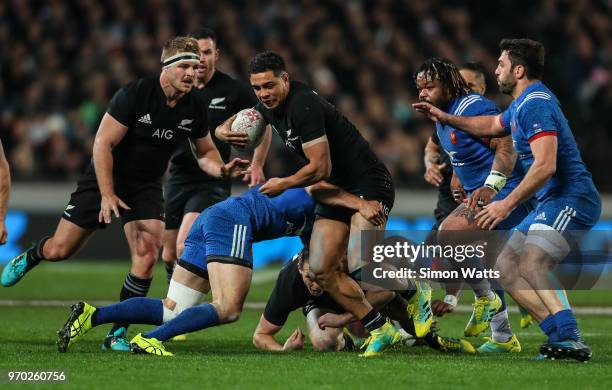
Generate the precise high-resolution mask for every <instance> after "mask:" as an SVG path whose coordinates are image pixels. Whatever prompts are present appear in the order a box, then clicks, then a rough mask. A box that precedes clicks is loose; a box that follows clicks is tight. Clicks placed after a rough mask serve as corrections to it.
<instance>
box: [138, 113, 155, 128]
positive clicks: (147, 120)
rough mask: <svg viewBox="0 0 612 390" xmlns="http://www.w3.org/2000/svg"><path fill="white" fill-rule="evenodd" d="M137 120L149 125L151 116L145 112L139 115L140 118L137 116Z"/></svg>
mask: <svg viewBox="0 0 612 390" xmlns="http://www.w3.org/2000/svg"><path fill="white" fill-rule="evenodd" d="M138 122H140V123H146V124H147V125H150V124H151V123H153V122H151V116H150V115H149V114H145V115H143V116H141V117H140V118H138Z"/></svg>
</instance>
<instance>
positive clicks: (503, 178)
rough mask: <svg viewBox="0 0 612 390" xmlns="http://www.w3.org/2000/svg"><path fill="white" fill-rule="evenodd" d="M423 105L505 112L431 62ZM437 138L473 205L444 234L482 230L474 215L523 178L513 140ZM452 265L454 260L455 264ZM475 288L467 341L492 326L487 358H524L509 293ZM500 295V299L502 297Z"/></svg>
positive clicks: (443, 130)
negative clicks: (513, 328)
mask: <svg viewBox="0 0 612 390" xmlns="http://www.w3.org/2000/svg"><path fill="white" fill-rule="evenodd" d="M415 83H416V85H417V90H418V92H419V100H421V101H426V102H428V103H430V104H432V105H434V106H436V107H439V108H441V109H443V110H444V111H448V112H452V113H454V114H455V115H461V116H478V115H487V114H494V113H498V112H499V109H498V108H497V106H496V105H495V104H494V103H493V102H492V101H490V100H488V99H486V98H485V97H483V96H482V95H479V94H476V93H473V92H471V90H470V88H469V87H468V86H467V83H466V81H465V80H464V79H463V77H462V76H461V74H460V73H459V70H458V69H457V67H456V66H455V65H454V64H453V63H452V62H451V61H448V60H445V59H441V58H431V59H429V60H427V61H426V62H425V63H424V64H423V65H421V66H420V67H419V68H418V69H417V71H416V72H415ZM436 133H437V135H438V137H439V139H440V143H441V145H442V147H443V148H444V150H445V151H446V153H447V154H448V155H449V156H450V159H451V163H452V165H453V172H454V173H453V174H454V175H456V176H458V177H459V179H460V181H461V183H462V185H463V187H464V189H465V191H466V193H467V194H468V196H469V197H470V200H469V202H467V203H465V204H464V203H462V204H460V205H459V206H457V208H456V209H455V210H454V211H453V212H452V213H451V214H450V215H449V216H448V217H447V218H446V219H445V220H444V222H442V224H441V226H440V231H441V232H443V233H445V232H446V231H449V230H462V231H465V230H478V229H479V227H478V226H477V225H476V224H475V222H474V218H473V214H475V209H477V208H480V207H482V206H484V205H485V204H488V203H489V202H491V200H492V199H503V198H504V197H505V196H507V195H508V194H509V193H510V191H512V189H513V188H515V187H516V185H517V184H518V183H519V182H520V180H521V178H522V170H521V168H520V166H518V165H517V166H515V161H516V152H515V151H514V149H513V147H512V140H511V138H510V136H508V137H505V138H499V139H494V140H489V139H486V138H485V139H483V138H479V137H474V136H471V135H469V134H467V133H465V132H463V131H462V130H460V129H456V128H454V127H452V126H448V125H446V126H444V125H440V124H439V123H436ZM529 211H530V208H529V207H528V205H519V207H517V209H516V210H515V211H514V213H513V214H512V215H510V216H509V217H508V218H507V219H506V220H505V221H504V222H503V224H501V225H500V226H499V228H500V229H503V230H509V229H512V228H513V227H514V226H516V225H517V224H518V223H519V222H520V221H521V220H522V219H523V218H525V216H526V215H527V214H528V213H529ZM451 261H452V260H451ZM472 288H473V290H474V293H475V295H476V298H477V299H476V302H475V303H474V312H473V313H472V317H471V318H470V321H469V323H468V325H467V326H466V328H465V335H466V336H476V335H478V334H479V333H481V332H482V331H484V330H486V329H487V328H488V326H489V323H490V322H491V321H492V320H495V321H494V326H492V330H493V337H492V338H491V340H489V341H488V342H487V343H486V344H485V345H483V346H481V348H480V349H479V350H480V351H481V352H502V351H505V352H507V351H512V352H519V351H520V344H519V342H518V340H517V339H516V337H515V336H514V335H513V334H512V331H511V329H510V322H509V320H508V313H507V311H506V308H505V301H504V299H503V290H499V291H497V294H496V293H495V292H493V291H492V290H491V289H490V286H489V283H488V282H487V281H486V280H482V281H479V282H477V281H475V282H473V283H472ZM497 295H499V297H497Z"/></svg>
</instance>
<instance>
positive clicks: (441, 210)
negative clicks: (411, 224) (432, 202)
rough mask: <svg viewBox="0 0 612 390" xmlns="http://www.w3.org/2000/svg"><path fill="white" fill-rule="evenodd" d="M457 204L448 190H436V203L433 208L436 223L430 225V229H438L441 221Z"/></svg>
mask: <svg viewBox="0 0 612 390" xmlns="http://www.w3.org/2000/svg"><path fill="white" fill-rule="evenodd" d="M457 206H459V204H458V203H457V202H455V199H453V195H452V194H451V193H450V192H448V193H446V192H443V191H442V190H439V191H438V203H437V204H436V209H435V210H434V217H435V218H436V223H435V224H434V225H433V226H432V227H431V230H438V228H439V227H440V225H441V224H442V221H444V220H445V219H446V217H448V216H449V215H450V213H452V212H453V210H455V209H456V208H457Z"/></svg>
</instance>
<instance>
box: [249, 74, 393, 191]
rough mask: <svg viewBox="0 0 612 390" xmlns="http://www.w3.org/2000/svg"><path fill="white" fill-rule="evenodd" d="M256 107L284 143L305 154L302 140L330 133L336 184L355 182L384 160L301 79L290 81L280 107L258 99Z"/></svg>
mask: <svg viewBox="0 0 612 390" xmlns="http://www.w3.org/2000/svg"><path fill="white" fill-rule="evenodd" d="M256 109H257V110H258V111H259V112H261V113H262V115H263V117H264V118H265V120H266V122H267V123H269V124H271V125H272V128H273V129H274V131H275V132H276V133H277V134H278V135H279V136H280V137H281V138H282V139H283V141H284V143H285V145H286V146H287V147H288V148H289V149H291V150H292V151H293V152H295V153H297V154H298V155H300V156H302V157H303V158H306V156H305V155H304V151H303V149H302V144H303V143H306V142H309V141H312V140H315V139H317V138H319V137H322V136H324V135H327V140H328V143H329V150H330V154H331V162H332V171H331V177H330V180H329V181H330V182H332V183H334V184H338V185H341V186H346V185H350V184H353V183H354V182H355V181H356V180H358V179H360V178H361V177H362V175H363V174H364V173H365V172H366V171H367V170H368V169H369V168H372V167H373V166H375V165H377V164H382V163H381V162H380V161H379V160H378V158H377V157H376V154H374V152H373V151H372V149H371V148H370V145H369V144H368V142H367V141H366V140H365V139H364V138H363V137H362V136H361V134H360V133H359V130H357V128H356V127H355V125H353V124H352V123H351V122H350V121H349V120H348V119H347V118H346V117H345V116H344V115H342V113H341V112H340V111H338V109H336V107H334V106H333V105H332V104H331V103H329V102H328V101H327V100H325V99H324V98H322V97H321V96H319V95H318V94H317V93H315V92H314V91H313V90H311V89H310V88H309V87H308V86H307V85H305V84H303V83H301V82H299V81H291V83H290V86H289V94H288V95H287V98H286V99H285V101H284V102H283V104H282V105H280V106H279V107H277V108H275V109H272V110H269V109H267V108H266V107H265V106H264V105H263V104H262V103H261V102H259V103H257V106H256Z"/></svg>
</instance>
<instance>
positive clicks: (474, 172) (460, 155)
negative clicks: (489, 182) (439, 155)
mask: <svg viewBox="0 0 612 390" xmlns="http://www.w3.org/2000/svg"><path fill="white" fill-rule="evenodd" d="M447 112H449V113H451V114H453V115H457V116H479V115H497V114H499V112H500V111H499V109H498V108H497V106H496V105H495V103H493V102H492V101H491V100H489V99H487V98H485V97H484V96H482V95H478V94H475V93H471V94H468V95H463V96H460V97H458V98H455V99H453V100H452V101H451V103H450V106H449V108H448V110H447ZM436 131H437V134H438V137H439V138H440V145H442V148H444V150H445V151H446V153H447V154H448V155H449V157H450V159H451V164H452V165H453V169H454V170H455V173H456V174H457V176H459V179H460V180H461V183H462V184H463V188H464V189H465V190H466V191H467V192H468V193H469V192H471V191H474V190H476V189H478V188H480V187H482V186H483V185H484V182H485V180H486V179H487V176H488V175H489V172H490V171H491V167H492V166H493V160H494V158H495V151H494V150H493V149H491V148H490V147H489V139H487V138H479V137H474V136H472V135H470V134H468V133H466V132H464V131H463V130H460V129H457V128H455V127H452V126H449V125H441V124H440V123H438V122H437V123H436ZM518 165H519V164H517V166H515V167H514V170H513V171H512V173H511V175H510V177H508V181H507V183H506V186H505V187H504V190H505V191H509V190H510V191H511V190H512V189H514V188H515V187H516V186H517V185H518V183H520V181H521V179H522V177H523V170H522V168H521V167H520V166H518Z"/></svg>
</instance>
